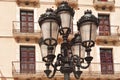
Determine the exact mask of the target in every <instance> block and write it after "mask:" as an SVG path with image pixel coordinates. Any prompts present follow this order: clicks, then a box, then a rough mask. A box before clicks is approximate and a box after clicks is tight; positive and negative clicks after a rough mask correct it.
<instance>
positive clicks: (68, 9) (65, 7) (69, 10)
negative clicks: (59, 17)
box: [56, 1, 75, 16]
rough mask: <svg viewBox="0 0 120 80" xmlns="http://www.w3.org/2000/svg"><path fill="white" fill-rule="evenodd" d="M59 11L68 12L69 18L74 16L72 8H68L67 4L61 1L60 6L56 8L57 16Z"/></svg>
mask: <svg viewBox="0 0 120 80" xmlns="http://www.w3.org/2000/svg"><path fill="white" fill-rule="evenodd" d="M61 11H68V12H69V13H70V14H71V16H74V13H75V11H74V10H73V8H72V7H70V6H69V4H68V2H66V1H63V2H61V4H60V5H59V6H58V8H57V10H56V13H57V14H58V13H59V12H61Z"/></svg>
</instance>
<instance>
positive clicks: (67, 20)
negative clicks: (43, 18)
mask: <svg viewBox="0 0 120 80" xmlns="http://www.w3.org/2000/svg"><path fill="white" fill-rule="evenodd" d="M60 17H61V20H62V21H61V23H62V27H69V28H71V27H72V17H71V15H70V14H69V13H67V12H66V13H65V12H63V13H60Z"/></svg>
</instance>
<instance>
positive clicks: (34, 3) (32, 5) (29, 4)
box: [16, 0, 40, 7]
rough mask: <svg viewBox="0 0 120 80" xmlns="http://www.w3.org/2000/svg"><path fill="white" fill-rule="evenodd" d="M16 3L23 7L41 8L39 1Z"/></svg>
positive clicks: (18, 0)
mask: <svg viewBox="0 0 120 80" xmlns="http://www.w3.org/2000/svg"><path fill="white" fill-rule="evenodd" d="M16 3H17V4H18V6H22V7H40V2H39V0H16Z"/></svg>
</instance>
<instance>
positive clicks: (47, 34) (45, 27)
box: [42, 22, 59, 39]
mask: <svg viewBox="0 0 120 80" xmlns="http://www.w3.org/2000/svg"><path fill="white" fill-rule="evenodd" d="M50 25H51V26H52V27H51V28H50ZM58 28H59V27H58V25H57V23H56V22H51V23H50V22H45V23H43V24H42V31H43V32H42V33H43V38H44V39H46V38H51V37H52V38H54V39H57V33H58ZM52 31H53V32H52Z"/></svg>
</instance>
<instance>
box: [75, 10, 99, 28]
mask: <svg viewBox="0 0 120 80" xmlns="http://www.w3.org/2000/svg"><path fill="white" fill-rule="evenodd" d="M88 21H89V22H94V23H95V24H96V25H98V19H97V18H96V17H95V16H94V15H92V11H91V10H86V11H85V12H84V15H83V16H82V17H81V18H80V19H79V20H78V22H77V26H78V30H79V28H80V26H81V25H82V24H83V23H85V22H88Z"/></svg>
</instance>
